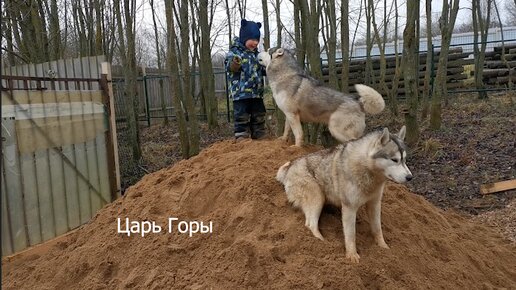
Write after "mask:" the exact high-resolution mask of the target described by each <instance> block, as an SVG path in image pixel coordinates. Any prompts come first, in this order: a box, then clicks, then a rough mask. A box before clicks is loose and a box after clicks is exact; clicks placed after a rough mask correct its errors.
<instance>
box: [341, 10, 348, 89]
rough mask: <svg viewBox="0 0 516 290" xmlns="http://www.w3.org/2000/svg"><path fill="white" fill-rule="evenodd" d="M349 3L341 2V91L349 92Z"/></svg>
mask: <svg viewBox="0 0 516 290" xmlns="http://www.w3.org/2000/svg"><path fill="white" fill-rule="evenodd" d="M348 15H349V1H341V6H340V44H341V52H342V72H341V83H340V84H341V91H342V92H345V93H347V92H349V20H348V19H349V16H348Z"/></svg>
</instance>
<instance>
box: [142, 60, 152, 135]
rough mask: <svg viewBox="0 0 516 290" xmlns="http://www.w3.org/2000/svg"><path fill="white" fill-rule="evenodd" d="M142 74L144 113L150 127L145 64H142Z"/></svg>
mask: <svg viewBox="0 0 516 290" xmlns="http://www.w3.org/2000/svg"><path fill="white" fill-rule="evenodd" d="M142 74H143V93H144V94H145V115H146V117H147V127H150V125H151V123H150V105H149V94H148V92H147V72H146V71H145V66H142Z"/></svg>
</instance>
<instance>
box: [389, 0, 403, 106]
mask: <svg viewBox="0 0 516 290" xmlns="http://www.w3.org/2000/svg"><path fill="white" fill-rule="evenodd" d="M394 7H396V9H395V10H394V55H395V61H396V64H395V69H394V79H393V80H392V87H391V90H390V92H389V93H388V98H389V107H390V108H391V113H392V114H393V115H394V116H398V85H399V82H400V76H401V65H400V57H399V53H398V19H399V13H398V1H397V0H394Z"/></svg>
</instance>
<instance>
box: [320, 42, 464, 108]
mask: <svg viewBox="0 0 516 290" xmlns="http://www.w3.org/2000/svg"><path fill="white" fill-rule="evenodd" d="M439 53H440V52H439V51H437V52H434V53H433V58H432V59H433V62H432V63H428V64H427V63H426V55H427V53H421V54H419V66H418V68H419V69H418V81H419V86H420V90H422V89H423V84H424V76H425V72H426V71H427V70H434V73H435V72H436V71H437V63H438V61H439ZM470 54H471V53H463V51H462V48H454V49H450V51H449V54H448V69H447V74H446V85H447V88H448V89H451V90H453V89H457V88H461V87H462V86H463V82H462V80H464V79H466V78H467V77H468V76H467V74H466V73H465V72H464V66H465V65H467V64H471V63H473V59H468V57H469V55H470ZM399 57H400V64H401V57H402V56H401V54H400V56H399ZM385 60H386V64H387V65H386V76H385V82H386V84H387V87H388V88H389V89H392V84H393V79H394V77H395V68H396V58H395V56H386V58H385ZM371 61H372V73H371V76H370V78H371V80H372V86H373V87H375V88H378V89H379V91H381V89H380V58H379V57H372V60H371ZM365 67H366V60H365V59H363V58H362V59H354V60H351V62H350V65H349V86H350V87H349V90H350V92H355V89H354V87H353V86H354V85H355V84H360V83H364V80H365V79H366V76H365V72H366V70H365ZM322 70H323V78H324V80H325V81H326V82H327V81H328V79H329V68H328V65H327V64H326V65H323V68H322ZM336 70H337V78H338V79H339V82H340V78H341V74H342V63H341V62H338V63H337V68H336ZM399 77H400V81H399V83H398V97H401V98H403V97H404V95H405V84H404V81H403V74H400V76H399ZM381 93H382V94H383V95H384V96H385V95H386V93H385V92H381Z"/></svg>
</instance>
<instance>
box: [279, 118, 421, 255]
mask: <svg viewBox="0 0 516 290" xmlns="http://www.w3.org/2000/svg"><path fill="white" fill-rule="evenodd" d="M405 131H406V130H405V126H403V127H402V128H401V130H400V132H399V133H398V134H397V135H394V134H390V133H389V130H388V129H387V128H384V129H383V131H377V132H372V133H369V134H367V135H366V136H363V137H362V138H360V139H357V140H353V141H350V142H347V143H345V144H340V145H338V146H337V147H335V148H331V149H326V150H322V151H318V152H314V153H312V154H309V155H307V156H304V157H301V158H299V159H296V160H294V161H290V162H287V163H285V164H284V165H283V166H281V168H280V169H279V170H278V173H277V175H276V179H277V180H278V181H280V182H281V183H282V184H283V185H284V186H285V191H286V194H287V198H288V200H289V201H290V202H291V203H292V204H293V205H294V206H296V207H299V208H301V210H302V211H303V212H304V214H305V217H306V222H305V225H306V226H307V227H308V228H309V229H310V230H311V231H312V233H313V234H314V236H316V237H317V238H319V239H321V240H324V238H323V236H322V235H321V233H320V232H319V226H318V223H319V217H320V215H321V211H322V208H323V206H324V204H325V203H329V204H333V205H336V206H339V207H341V208H342V225H343V229H344V238H345V239H344V240H345V246H346V257H347V258H349V259H351V261H352V262H355V263H358V261H359V258H360V257H359V255H358V253H357V249H356V245H355V222H356V215H357V211H358V209H359V208H360V207H361V206H362V205H364V204H365V206H366V211H367V216H368V219H369V223H370V225H371V233H372V234H373V236H374V238H375V240H376V243H377V244H378V246H380V247H382V248H386V249H388V248H389V247H388V246H387V244H386V243H385V240H384V238H383V233H382V227H381V220H380V216H381V200H382V195H383V188H384V186H385V183H386V181H387V180H392V181H394V182H398V183H403V182H405V181H410V180H411V179H412V173H411V172H410V170H409V169H408V167H407V165H406V164H405V158H406V157H407V153H406V147H405V145H404V143H403V139H404V138H405Z"/></svg>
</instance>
